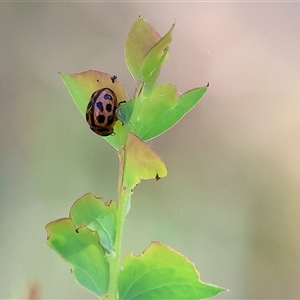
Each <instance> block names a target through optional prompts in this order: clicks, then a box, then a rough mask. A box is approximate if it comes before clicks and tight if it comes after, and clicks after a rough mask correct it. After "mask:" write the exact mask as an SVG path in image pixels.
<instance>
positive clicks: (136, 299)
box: [119, 242, 225, 300]
mask: <svg viewBox="0 0 300 300" xmlns="http://www.w3.org/2000/svg"><path fill="white" fill-rule="evenodd" d="M224 291H225V290H224V289H223V288H221V287H218V286H216V285H212V284H206V283H204V282H202V281H201V280H200V275H199V272H198V271H197V269H196V267H195V265H194V264H193V263H191V262H190V261H189V260H188V259H187V258H186V257H185V256H183V255H182V254H180V253H178V252H176V251H174V250H173V249H171V248H169V247H167V246H165V245H163V244H161V243H159V242H152V243H151V244H150V246H149V248H148V249H147V250H145V251H144V252H143V254H142V255H140V256H135V255H133V254H129V255H127V256H126V257H125V259H124V262H123V268H122V271H121V272H120V276H119V293H120V300H123V299H126V300H146V299H147V300H156V299H160V300H167V299H168V300H169V299H176V300H179V299H182V300H186V299H189V300H198V299H205V298H209V297H213V296H216V295H218V294H220V293H221V292H224Z"/></svg>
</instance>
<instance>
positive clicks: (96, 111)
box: [86, 88, 119, 136]
mask: <svg viewBox="0 0 300 300" xmlns="http://www.w3.org/2000/svg"><path fill="white" fill-rule="evenodd" d="M118 107H119V103H118V99H117V96H116V94H115V92H114V91H113V90H111V89H110V88H102V89H100V90H97V91H95V92H94V93H93V94H92V95H91V98H90V101H89V103H88V105H87V108H86V121H87V123H88V124H89V126H90V128H91V130H92V131H94V132H95V133H96V134H98V135H101V136H109V135H111V134H112V133H113V132H114V125H115V123H116V121H117V114H116V110H117V108H118Z"/></svg>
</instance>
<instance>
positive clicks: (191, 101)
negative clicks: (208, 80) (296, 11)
mask: <svg viewBox="0 0 300 300" xmlns="http://www.w3.org/2000/svg"><path fill="white" fill-rule="evenodd" d="M207 88H208V87H207V86H206V87H201V88H195V89H192V90H190V91H188V92H186V93H185V94H183V95H181V96H180V97H178V94H177V89H176V87H175V86H173V85H171V84H162V85H159V86H157V87H155V88H154V90H153V92H152V94H151V96H150V97H149V98H144V99H138V100H137V101H140V102H141V103H140V104H139V105H136V106H138V109H136V110H135V111H134V112H133V114H132V118H131V120H130V124H131V125H130V126H131V127H130V130H131V131H132V132H134V133H135V134H136V135H137V136H138V137H139V138H140V139H142V140H143V141H149V140H151V139H153V138H155V137H157V136H159V135H161V134H163V133H164V132H166V131H167V130H169V129H170V128H172V127H173V126H174V125H175V124H177V123H178V122H179V121H180V120H181V119H182V118H183V117H184V116H185V115H186V114H187V113H188V112H189V111H190V110H191V109H192V108H193V107H194V106H195V105H196V104H197V103H198V102H200V100H201V99H202V98H203V96H204V95H205V93H206V91H207ZM149 112H151V113H149Z"/></svg>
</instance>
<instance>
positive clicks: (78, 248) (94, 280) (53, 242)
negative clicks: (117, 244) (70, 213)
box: [46, 218, 109, 297]
mask: <svg viewBox="0 0 300 300" xmlns="http://www.w3.org/2000/svg"><path fill="white" fill-rule="evenodd" d="M46 230H47V234H48V242H47V243H48V246H49V247H50V248H52V249H53V250H54V251H56V252H57V253H58V254H59V255H60V256H61V257H62V258H63V259H64V260H66V261H67V262H68V263H70V264H71V265H72V269H73V273H74V276H75V278H76V280H77V282H78V283H79V284H80V285H82V286H83V287H85V288H86V289H88V290H89V291H91V292H92V293H94V294H95V295H97V296H98V297H101V296H102V295H105V294H106V293H107V289H108V283H109V264H108V261H107V258H106V257H105V255H104V250H103V248H102V247H101V246H100V244H99V236H98V234H97V233H96V232H92V231H91V230H90V229H88V228H87V227H81V228H80V229H79V230H76V228H75V226H74V224H73V222H72V220H71V219H67V218H65V219H59V220H57V221H54V222H51V223H49V224H48V225H47V226H46Z"/></svg>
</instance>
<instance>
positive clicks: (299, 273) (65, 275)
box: [0, 2, 300, 299]
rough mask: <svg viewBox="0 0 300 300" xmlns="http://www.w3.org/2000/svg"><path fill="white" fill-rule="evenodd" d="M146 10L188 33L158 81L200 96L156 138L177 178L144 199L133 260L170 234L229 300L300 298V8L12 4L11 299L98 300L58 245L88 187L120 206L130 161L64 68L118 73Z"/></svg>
mask: <svg viewBox="0 0 300 300" xmlns="http://www.w3.org/2000/svg"><path fill="white" fill-rule="evenodd" d="M139 15H141V16H142V17H144V18H145V19H146V20H148V21H149V22H150V23H151V24H152V25H153V26H154V27H155V28H156V29H157V30H158V32H159V33H161V34H164V33H166V32H167V31H168V30H169V28H170V26H171V24H172V23H173V21H174V19H175V20H176V26H175V30H174V35H173V37H174V38H173V43H172V45H171V57H170V59H169V61H168V63H167V65H166V66H165V68H164V69H163V71H162V73H161V76H160V82H161V83H162V82H170V83H173V84H175V85H177V87H178V89H179V91H181V92H185V91H187V90H189V89H191V88H194V87H197V86H204V85H206V84H207V82H209V83H210V89H209V92H208V93H207V95H206V96H205V98H204V99H203V100H202V102H201V103H200V104H199V105H198V106H197V107H196V108H195V109H194V110H193V111H192V112H191V113H190V114H189V115H188V116H187V117H185V118H184V119H183V120H182V121H181V122H180V123H179V124H178V125H177V126H175V127H174V128H172V130H170V131H169V132H168V133H166V134H165V135H163V136H161V137H159V138H157V139H156V140H154V141H153V142H151V146H152V147H153V148H154V149H155V150H156V152H157V153H158V154H159V155H160V156H161V157H162V158H163V159H164V160H165V162H166V163H167V166H168V169H169V175H168V177H167V178H165V179H162V180H160V181H159V182H158V183H157V182H155V181H148V182H143V183H142V184H141V185H139V186H138V187H137V189H136V192H135V194H134V196H133V201H132V209H131V211H130V214H129V216H128V220H127V223H126V230H125V236H124V248H123V250H124V255H125V254H126V253H128V252H131V251H134V252H135V253H136V254H140V253H141V252H142V251H143V249H145V248H147V247H148V244H149V242H150V241H152V240H159V241H161V242H163V243H165V244H167V245H169V246H170V247H172V248H174V249H176V250H177V251H180V252H181V253H183V254H184V255H186V256H187V257H188V258H189V259H190V260H191V261H193V262H194V263H195V264H196V266H197V268H198V269H199V270H200V272H201V278H202V280H203V281H205V282H211V283H214V284H217V285H220V286H223V287H225V288H228V289H229V290H230V292H228V293H226V294H222V295H221V296H220V297H218V298H220V299H250V298H251V299H275V298H276V299H292V298H293V299H299V298H300V230H299V229H300V17H299V15H300V3H200V2H198V3H175V2H172V3H166V2H165V3H164V2H160V3H142V2H140V3H138V2H128V3H118V2H116V3H108V2H107V3H84V2H81V3H79V2H77V3H75V2H73V3H12V2H10V3H9V2H8V3H1V4H0V72H1V77H0V92H1V93H0V97H1V110H0V111H1V119H0V122H1V123H0V126H1V151H0V155H1V181H0V184H1V196H0V228H1V231H0V268H1V274H2V278H1V280H0V298H21V297H23V296H25V295H26V290H27V286H28V283H30V282H32V281H34V280H39V281H40V284H41V286H42V296H43V298H44V299H86V298H91V299H94V298H95V297H93V295H91V294H90V293H88V292H86V291H85V290H83V289H82V288H81V287H80V286H78V285H77V284H76V282H75V280H74V278H73V275H72V274H71V273H70V266H69V265H68V264H67V263H65V262H64V261H63V260H61V259H60V257H59V256H58V255H57V254H56V253H55V252H53V251H52V250H51V249H50V248H48V247H47V245H46V232H45V229H44V227H45V225H46V224H47V223H48V222H50V221H52V220H55V219H57V218H60V217H66V216H67V215H68V210H69V208H70V206H71V205H72V203H73V202H74V201H75V200H76V199H77V198H79V197H80V196H82V195H83V194H84V193H86V192H89V191H91V192H94V193H95V194H97V195H101V196H103V197H104V198H105V199H114V198H115V197H116V188H117V172H118V161H117V154H116V152H115V151H114V150H113V149H112V147H111V146H110V145H109V144H107V143H106V142H105V141H104V140H103V139H102V138H101V137H98V136H96V135H95V134H93V133H92V132H91V131H90V130H89V129H88V127H87V125H86V123H85V120H84V118H83V117H82V116H81V114H80V113H79V111H78V110H77V108H76V107H75V105H74V103H73V102H72V100H71V97H70V96H69V94H68V92H67V90H66V88H65V86H64V84H63V82H62V81H61V79H60V77H59V75H58V72H59V71H63V72H67V73H75V72H80V71H84V70H89V69H97V70H101V71H105V72H108V73H110V74H117V75H118V78H119V79H120V80H121V81H122V82H123V83H124V84H125V85H126V87H127V89H128V93H129V94H130V95H133V91H134V81H133V80H132V78H131V76H130V74H129V72H128V71H127V69H126V65H125V62H124V56H123V48H124V43H125V39H126V36H127V33H128V31H129V29H130V27H131V26H132V24H133V23H134V22H135V20H136V19H137V18H138V16H139Z"/></svg>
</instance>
